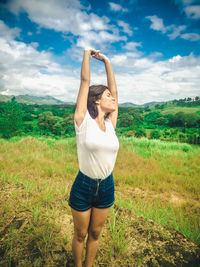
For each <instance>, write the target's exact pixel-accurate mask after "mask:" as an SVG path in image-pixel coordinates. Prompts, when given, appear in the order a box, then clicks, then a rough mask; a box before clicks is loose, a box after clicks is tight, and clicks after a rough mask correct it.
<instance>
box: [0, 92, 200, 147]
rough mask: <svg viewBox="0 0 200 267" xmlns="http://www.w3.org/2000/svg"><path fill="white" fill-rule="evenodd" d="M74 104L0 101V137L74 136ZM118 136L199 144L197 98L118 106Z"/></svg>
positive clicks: (199, 131)
mask: <svg viewBox="0 0 200 267" xmlns="http://www.w3.org/2000/svg"><path fill="white" fill-rule="evenodd" d="M74 110H75V106H74V105H69V104H59V105H38V104H33V105H28V104H25V103H18V102H16V99H15V97H13V98H12V100H11V101H8V102H1V103H0V137H3V138H10V137H13V136H27V135H32V136H49V137H53V138H57V139H59V138H64V137H74V136H75V130H74V119H73V116H74ZM116 133H117V135H118V136H126V137H129V136H135V137H140V138H141V137H147V138H149V139H160V140H163V141H177V142H182V143H189V144H198V145H199V144H200V99H199V97H198V96H197V97H195V98H194V99H191V98H185V99H180V100H174V101H172V102H166V103H163V104H156V105H155V106H154V107H148V106H147V107H119V116H118V122H117V129H116Z"/></svg>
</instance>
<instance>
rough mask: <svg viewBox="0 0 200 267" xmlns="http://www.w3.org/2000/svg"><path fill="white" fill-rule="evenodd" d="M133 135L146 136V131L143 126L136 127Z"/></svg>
mask: <svg viewBox="0 0 200 267" xmlns="http://www.w3.org/2000/svg"><path fill="white" fill-rule="evenodd" d="M135 136H136V137H142V136H145V137H146V132H145V130H144V129H143V128H138V129H137V130H136V131H135Z"/></svg>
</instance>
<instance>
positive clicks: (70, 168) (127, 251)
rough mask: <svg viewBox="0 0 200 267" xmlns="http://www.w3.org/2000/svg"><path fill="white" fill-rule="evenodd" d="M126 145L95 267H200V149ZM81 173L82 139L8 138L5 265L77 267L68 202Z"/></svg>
mask: <svg viewBox="0 0 200 267" xmlns="http://www.w3.org/2000/svg"><path fill="white" fill-rule="evenodd" d="M52 113H53V112H52ZM51 116H52V115H51ZM53 116H55V115H53ZM119 141H120V149H119V154H118V157H117V162H116V166H115V169H114V179H115V196H116V201H115V204H114V206H113V207H112V209H111V210H110V213H109V216H108V219H107V221H106V224H105V226H104V228H103V231H102V234H101V237H100V248H99V251H98V253H97V258H96V261H95V264H94V267H95V266H96V267H97V266H111V267H118V266H198V263H199V260H200V258H199V255H200V248H199V247H198V245H199V244H200V235H199V232H200V231H199V230H200V217H199V212H200V204H199V200H200V198H199V196H200V181H199V170H200V169H199V160H200V148H199V146H195V145H191V144H181V143H177V142H165V141H160V140H149V139H148V138H144V137H142V138H135V137H125V136H121V137H120V138H119ZM77 171H78V159H77V151H76V139H75V137H71V138H59V139H58V140H56V139H55V138H50V137H37V138H35V137H31V136H27V137H13V138H10V139H7V140H6V139H0V194H1V198H0V206H1V209H0V265H1V266H52V267H53V266H74V265H73V261H72V252H71V240H72V235H73V223H72V216H71V211H70V208H69V206H68V205H67V200H68V197H69V192H70V188H71V185H72V183H73V180H74V178H75V176H76V174H77Z"/></svg>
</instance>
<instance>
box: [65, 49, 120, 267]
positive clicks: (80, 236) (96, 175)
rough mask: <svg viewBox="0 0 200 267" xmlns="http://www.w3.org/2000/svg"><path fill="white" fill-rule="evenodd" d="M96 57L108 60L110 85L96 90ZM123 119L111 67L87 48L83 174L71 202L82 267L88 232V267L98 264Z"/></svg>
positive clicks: (81, 108) (80, 147)
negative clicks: (92, 71)
mask: <svg viewBox="0 0 200 267" xmlns="http://www.w3.org/2000/svg"><path fill="white" fill-rule="evenodd" d="M91 56H92V57H93V58H95V59H98V60H101V61H102V62H104V64H105V69H106V73H107V82H108V87H107V86H103V85H96V86H95V85H93V86H90V57H91ZM117 115H118V97H117V87H116V83H115V77H114V73H113V70H112V67H111V63H110V61H109V59H108V58H107V57H106V56H104V55H103V54H100V51H99V50H98V51H97V50H95V49H85V50H84V56H83V61H82V67H81V83H80V89H79V93H78V97H77V102H76V110H75V115H74V122H75V130H76V138H77V152H78V161H79V172H78V174H77V177H76V179H75V181H74V183H73V185H72V188H71V192H70V197H69V202H68V203H69V205H70V207H71V211H72V216H73V221H74V237H73V241H72V253H73V257H74V261H75V266H76V267H81V266H82V254H83V248H84V240H85V237H86V235H87V234H88V238H87V244H86V256H85V267H90V266H92V264H93V262H94V259H95V256H96V252H97V249H98V238H99V234H100V232H101V229H102V227H103V225H104V223H105V221H106V218H107V216H108V212H109V209H110V207H111V206H112V205H113V204H114V200H115V197H114V181H113V174H112V171H113V168H114V164H115V161H116V157H117V152H118V149H119V142H118V139H117V136H116V135H115V127H116V122H117ZM105 117H106V118H105Z"/></svg>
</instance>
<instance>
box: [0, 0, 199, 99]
mask: <svg viewBox="0 0 200 267" xmlns="http://www.w3.org/2000/svg"><path fill="white" fill-rule="evenodd" d="M86 46H87V47H88V46H90V47H94V48H96V49H100V50H101V52H102V53H104V54H105V55H106V56H107V57H109V58H110V60H111V63H112V66H113V69H114V72H115V77H116V81H117V87H118V94H119V102H120V103H123V102H132V103H135V104H143V103H146V102H151V101H168V100H173V99H180V98H185V97H195V96H197V95H198V96H199V95H200V0H163V1H159V0H118V1H117V0H115V1H102V0H88V1H87V0H83V1H81V0H10V1H9V0H8V1H6V0H2V1H0V93H1V94H4V95H20V94H30V95H37V96H41V95H42V96H44V95H51V96H54V97H56V98H57V99H60V100H63V101H67V102H69V101H73V102H75V101H76V97H77V94H78V90H79V84H80V68H81V61H82V55H83V49H84V47H86ZM106 82H107V81H106V74H105V68H104V64H103V63H102V62H99V61H97V60H95V59H91V84H100V83H102V84H106Z"/></svg>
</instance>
